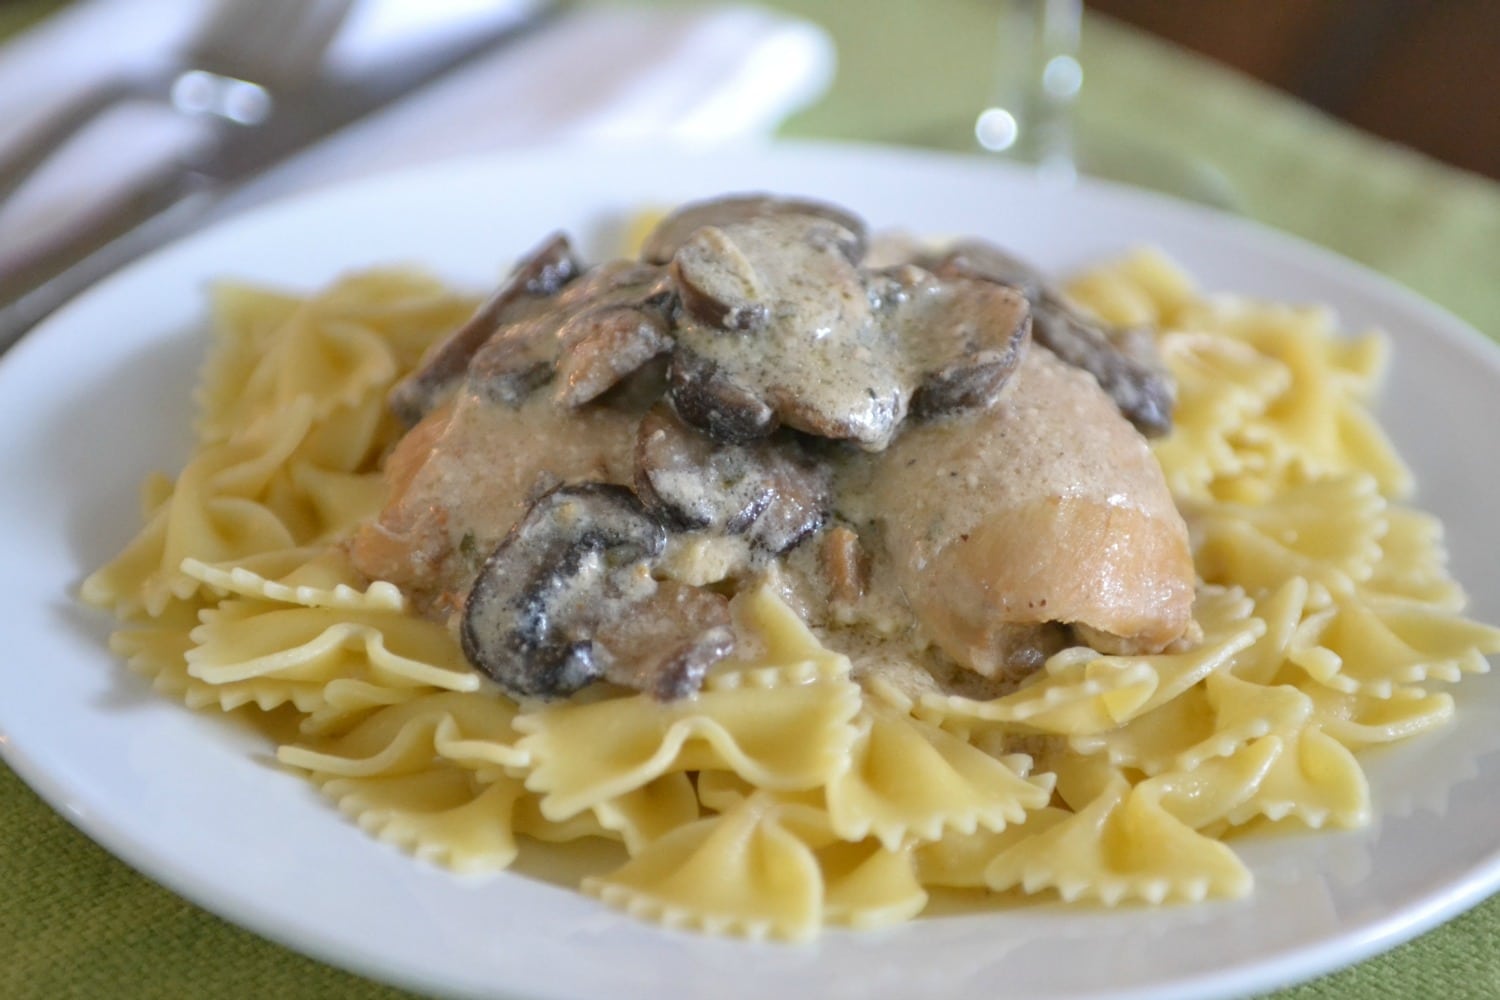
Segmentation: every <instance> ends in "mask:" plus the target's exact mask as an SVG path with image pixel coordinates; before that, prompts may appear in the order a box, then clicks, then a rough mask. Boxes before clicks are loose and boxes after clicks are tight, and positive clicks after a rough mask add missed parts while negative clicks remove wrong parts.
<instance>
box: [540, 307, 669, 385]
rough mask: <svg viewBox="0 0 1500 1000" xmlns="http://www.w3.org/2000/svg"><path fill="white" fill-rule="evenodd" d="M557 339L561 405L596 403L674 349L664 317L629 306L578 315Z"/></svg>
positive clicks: (651, 310)
mask: <svg viewBox="0 0 1500 1000" xmlns="http://www.w3.org/2000/svg"><path fill="white" fill-rule="evenodd" d="M561 339H562V342H563V345H564V346H563V349H562V355H561V357H559V358H558V359H557V373H556V374H557V388H556V392H555V398H556V399H557V402H558V403H560V404H562V405H563V406H582V405H583V404H584V403H587V402H590V401H592V400H594V399H597V398H598V397H599V396H602V395H603V394H604V393H606V392H608V391H609V390H610V389H612V388H614V386H615V385H616V384H617V383H619V382H620V380H621V379H623V378H625V377H626V376H627V375H630V374H631V373H632V372H634V371H636V370H637V369H638V368H640V367H641V366H642V365H644V364H645V363H646V362H648V361H650V360H651V359H652V358H654V357H656V356H657V355H659V354H663V353H665V352H666V351H668V350H670V349H671V346H672V338H671V335H670V334H669V333H668V332H667V320H666V317H665V316H664V315H663V313H662V312H661V311H660V310H658V309H648V308H641V307H640V306H632V305H602V306H596V307H594V308H593V309H590V310H588V311H587V312H584V313H580V314H579V315H577V316H575V317H573V319H572V320H570V321H569V322H568V323H567V325H566V326H565V327H564V328H563V330H562V331H561Z"/></svg>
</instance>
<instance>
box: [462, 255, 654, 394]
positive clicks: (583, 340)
mask: <svg viewBox="0 0 1500 1000" xmlns="http://www.w3.org/2000/svg"><path fill="white" fill-rule="evenodd" d="M671 301H672V290H671V287H670V285H669V284H668V283H667V281H666V277H665V273H664V272H663V270H662V269H661V268H659V267H653V266H650V265H646V264H641V263H638V262H635V261H626V260H616V261H610V262H608V263H605V264H601V265H599V266H598V267H595V268H592V269H591V270H589V271H588V272H587V273H585V274H584V275H582V276H580V277H579V278H577V279H576V280H575V281H573V282H572V284H570V285H569V286H568V287H567V288H566V289H564V290H563V291H562V293H561V294H559V295H558V296H557V297H556V299H555V300H554V301H553V303H552V305H551V308H550V309H548V310H547V311H545V312H542V313H538V314H536V315H532V316H528V317H526V318H524V319H522V320H520V321H519V322H515V323H511V324H510V325H508V326H505V327H502V328H501V329H500V330H498V331H496V332H495V333H494V335H493V336H491V337H490V339H489V341H488V342H487V343H485V344H484V345H483V346H482V347H481V348H479V350H478V351H477V352H476V353H475V354H474V357H473V360H472V361H471V362H470V363H469V383H470V385H471V386H472V387H474V388H475V389H476V390H477V391H479V392H482V393H483V394H484V395H485V396H486V397H487V398H489V399H492V400H494V401H496V402H499V403H503V404H505V405H507V406H512V407H514V406H519V405H521V403H522V402H524V401H525V399H526V398H527V397H528V396H530V395H531V393H532V392H534V391H535V390H536V389H537V388H538V387H539V386H541V385H544V384H546V383H548V382H550V381H552V379H553V377H554V375H561V376H562V381H561V383H560V384H559V386H558V388H557V392H556V396H557V400H558V402H560V403H562V404H564V405H567V406H579V405H582V404H583V403H585V402H588V401H589V400H592V399H595V398H597V397H598V396H599V395H601V394H602V393H604V392H605V391H607V390H608V389H609V388H610V387H611V386H613V385H614V384H615V383H617V382H618V381H619V380H620V379H622V378H624V377H625V376H627V375H629V374H630V373H631V372H633V371H635V370H636V369H637V368H639V367H640V366H641V365H643V364H645V363H646V362H647V361H649V360H650V359H651V358H653V357H655V356H656V355H658V354H660V353H662V352H664V351H665V350H666V349H667V348H668V347H669V346H670V343H671V342H670V340H669V339H668V337H667V333H666V327H667V320H666V315H667V310H668V308H669V306H670V303H671Z"/></svg>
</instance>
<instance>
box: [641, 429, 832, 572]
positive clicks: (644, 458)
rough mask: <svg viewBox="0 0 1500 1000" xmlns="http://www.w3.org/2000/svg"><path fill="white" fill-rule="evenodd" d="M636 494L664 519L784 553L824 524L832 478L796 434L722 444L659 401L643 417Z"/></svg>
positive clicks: (830, 499)
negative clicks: (806, 451)
mask: <svg viewBox="0 0 1500 1000" xmlns="http://www.w3.org/2000/svg"><path fill="white" fill-rule="evenodd" d="M635 487H636V493H637V494H638V495H639V496H640V498H641V499H642V501H644V502H645V504H646V506H647V508H649V509H650V510H651V511H652V512H653V513H655V514H657V515H658V516H659V517H661V518H662V519H663V520H665V521H667V522H668V523H670V524H673V525H676V526H677V527H680V528H684V529H688V530H701V529H708V530H711V531H717V532H722V533H724V534H731V535H736V534H744V535H747V536H748V538H749V539H750V541H751V542H752V543H754V544H756V545H757V546H759V547H760V548H761V549H763V550H764V551H767V552H770V553H772V554H779V553H781V552H784V551H786V550H787V549H790V548H792V547H793V546H795V545H796V544H797V543H798V542H800V541H802V540H803V539H804V538H806V537H807V536H809V535H811V534H812V533H813V532H815V531H817V530H818V528H819V527H821V526H822V524H823V522H824V520H825V519H826V518H827V516H828V511H829V507H830V506H831V504H832V485H831V476H830V473H829V471H828V470H827V469H826V468H819V467H818V466H816V465H814V464H813V463H812V462H810V461H808V460H807V456H806V455H805V454H804V452H803V449H802V448H801V446H800V445H799V444H798V442H797V441H796V440H795V439H793V438H790V437H786V438H780V439H774V440H765V441H758V442H755V443H753V444H722V443H716V442H713V441H711V440H709V439H708V438H707V437H705V436H704V435H703V434H701V433H699V432H698V431H696V430H694V429H693V428H692V427H690V426H688V425H687V424H686V423H684V422H683V421H682V420H680V419H679V418H678V417H677V416H676V415H675V414H674V413H673V412H672V411H671V409H670V408H668V407H666V406H657V407H656V408H655V409H653V410H651V411H650V412H649V413H647V414H646V416H645V417H644V418H642V420H641V426H640V431H639V433H638V435H637V437H636V451H635Z"/></svg>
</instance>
